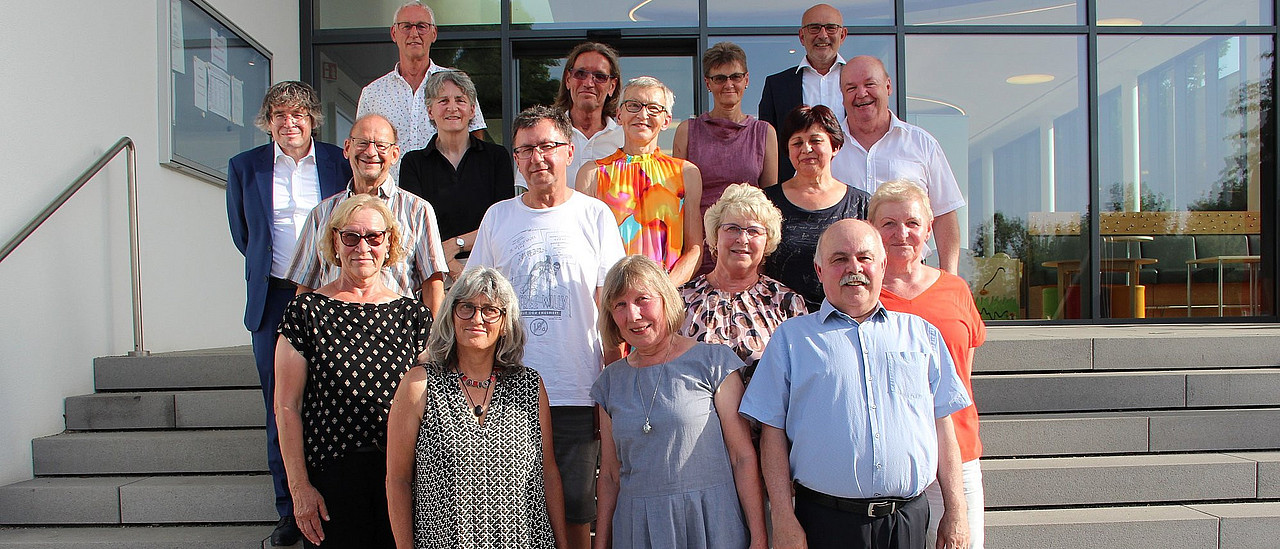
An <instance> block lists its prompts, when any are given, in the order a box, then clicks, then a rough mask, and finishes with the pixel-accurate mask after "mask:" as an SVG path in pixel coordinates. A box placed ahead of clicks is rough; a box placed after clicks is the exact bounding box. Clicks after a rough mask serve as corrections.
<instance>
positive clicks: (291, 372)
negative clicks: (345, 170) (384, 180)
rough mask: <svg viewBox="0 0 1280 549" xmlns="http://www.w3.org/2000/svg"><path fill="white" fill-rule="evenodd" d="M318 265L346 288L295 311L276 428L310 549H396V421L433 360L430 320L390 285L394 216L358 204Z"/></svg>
mask: <svg viewBox="0 0 1280 549" xmlns="http://www.w3.org/2000/svg"><path fill="white" fill-rule="evenodd" d="M327 227H328V229H329V230H328V233H329V236H328V238H322V239H320V255H321V257H323V258H324V259H325V261H327V262H328V263H330V264H332V265H335V266H337V267H338V269H339V275H338V278H337V280H334V281H333V282H331V283H329V284H326V285H324V286H322V287H320V288H318V289H316V290H315V291H314V292H307V293H303V294H300V295H298V296H297V297H295V298H294V299H293V301H291V302H289V305H288V306H287V307H286V309H285V312H284V321H283V322H281V324H280V342H279V343H278V344H277V345H276V386H275V395H276V424H277V426H278V427H279V431H280V453H281V454H282V456H283V457H284V465H285V471H286V473H287V475H288V478H289V492H290V493H291V494H292V495H293V514H294V517H295V518H296V519H297V522H298V528H299V529H300V530H301V531H302V535H303V537H304V538H305V539H304V546H305V547H317V546H318V547H324V548H330V547H394V546H395V542H394V540H393V538H392V534H391V523H390V521H389V519H388V517H387V504H386V476H387V458H386V454H385V453H384V448H386V442H387V412H388V410H389V409H390V406H391V399H392V396H393V395H394V394H395V392H396V385H397V384H398V383H399V382H400V378H401V376H403V375H404V373H405V372H406V371H408V370H409V367H410V366H412V365H413V364H414V363H416V362H417V361H418V360H420V357H422V356H424V353H425V351H426V349H427V334H428V333H429V331H430V329H431V312H430V311H429V310H428V309H427V308H426V306H424V305H423V304H422V302H421V301H418V300H416V299H412V298H408V297H402V296H400V295H398V294H396V292H394V291H392V290H391V289H390V288H388V287H387V286H386V285H384V284H383V282H382V271H383V268H384V267H386V266H388V265H393V264H395V263H397V262H399V261H401V259H402V256H403V251H402V248H401V244H400V239H401V235H400V230H399V228H398V227H397V226H396V222H395V216H394V215H393V214H392V213H391V210H389V209H388V208H387V206H386V204H384V203H383V202H382V200H380V199H378V198H377V197H374V196H371V195H367V194H357V195H355V196H352V197H351V198H348V199H346V200H344V201H343V202H342V203H341V204H339V205H338V207H337V208H335V209H334V211H333V214H332V215H331V216H330V218H329V222H328V224H327Z"/></svg>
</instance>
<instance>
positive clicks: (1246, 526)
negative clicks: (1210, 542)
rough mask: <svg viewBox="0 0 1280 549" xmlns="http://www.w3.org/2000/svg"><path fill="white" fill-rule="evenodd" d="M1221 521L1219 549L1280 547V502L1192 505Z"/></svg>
mask: <svg viewBox="0 0 1280 549" xmlns="http://www.w3.org/2000/svg"><path fill="white" fill-rule="evenodd" d="M1188 507H1190V508H1191V509H1194V510H1196V511H1199V512H1201V513H1204V514H1206V515H1209V516H1212V517H1217V519H1218V547H1219V548H1220V549H1275V547H1276V546H1277V545H1280V503H1276V502H1270V503H1231V504H1221V503H1219V504H1208V505H1189V506H1188Z"/></svg>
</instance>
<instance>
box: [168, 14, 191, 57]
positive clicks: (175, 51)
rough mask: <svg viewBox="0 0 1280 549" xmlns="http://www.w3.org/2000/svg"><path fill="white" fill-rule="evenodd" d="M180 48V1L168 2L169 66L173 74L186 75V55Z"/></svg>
mask: <svg viewBox="0 0 1280 549" xmlns="http://www.w3.org/2000/svg"><path fill="white" fill-rule="evenodd" d="M184 51H185V50H184V48H183V47H182V0H169V65H170V67H169V68H171V69H173V71H174V72H179V73H182V74H186V73H187V64H186V61H187V54H186V53H184Z"/></svg>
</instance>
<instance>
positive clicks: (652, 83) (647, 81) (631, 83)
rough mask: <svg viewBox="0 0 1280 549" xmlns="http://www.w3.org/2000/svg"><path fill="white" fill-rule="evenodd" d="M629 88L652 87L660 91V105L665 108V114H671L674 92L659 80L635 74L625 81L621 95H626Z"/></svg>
mask: <svg viewBox="0 0 1280 549" xmlns="http://www.w3.org/2000/svg"><path fill="white" fill-rule="evenodd" d="M631 88H653V89H657V90H661V91H662V106H664V107H666V108H667V114H671V109H673V108H675V106H676V92H673V91H671V88H668V87H667V85H666V84H663V83H662V81H661V80H658V79H657V78H654V77H652V76H637V77H635V78H632V79H631V80H628V81H627V85H626V87H624V88H622V95H621V96H622V97H626V96H627V90H629V89H631Z"/></svg>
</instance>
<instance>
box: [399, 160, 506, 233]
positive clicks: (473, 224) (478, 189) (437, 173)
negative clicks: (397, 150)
mask: <svg viewBox="0 0 1280 549" xmlns="http://www.w3.org/2000/svg"><path fill="white" fill-rule="evenodd" d="M436 139H437V138H436V137H432V138H431V141H430V142H428V143H427V147H426V148H425V149H421V150H416V151H413V152H410V153H409V154H406V155H404V158H403V159H401V160H400V188H401V189H402V190H406V191H409V192H411V193H413V194H416V195H418V196H421V197H422V198H425V199H426V200H427V202H430V203H431V206H432V209H433V210H435V212H436V221H438V222H439V223H440V236H441V237H442V238H443V239H450V238H455V237H457V236H458V235H462V234H467V233H469V232H471V231H474V230H476V228H478V227H479V226H480V220H481V219H483V218H484V212H485V211H487V210H488V209H489V206H492V205H494V204H495V203H497V202H499V201H501V200H506V199H508V198H511V197H513V196H515V195H516V192H515V179H514V176H513V175H512V173H513V171H512V170H513V168H512V167H511V153H510V152H507V149H506V148H505V147H503V146H502V145H496V144H493V143H486V142H484V141H481V140H479V139H476V138H475V137H473V136H472V137H468V139H470V143H469V145H468V147H467V152H465V153H463V154H462V160H461V161H459V162H458V167H457V168H454V167H453V163H451V162H449V159H448V158H445V156H444V154H443V153H441V152H440V150H439V149H437V148H436Z"/></svg>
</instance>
